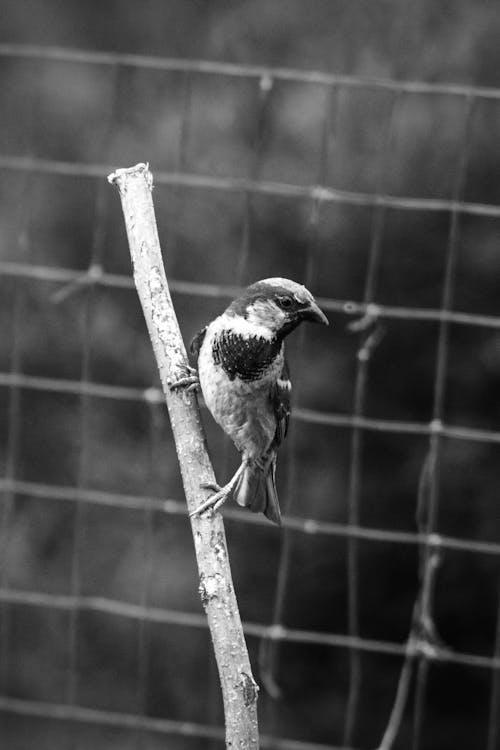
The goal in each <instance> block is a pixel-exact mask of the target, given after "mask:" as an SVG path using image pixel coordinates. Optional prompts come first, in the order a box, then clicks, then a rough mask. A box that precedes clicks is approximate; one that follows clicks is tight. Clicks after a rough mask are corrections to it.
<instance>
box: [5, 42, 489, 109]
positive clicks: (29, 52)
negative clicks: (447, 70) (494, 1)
mask: <svg viewBox="0 0 500 750" xmlns="http://www.w3.org/2000/svg"><path fill="white" fill-rule="evenodd" d="M0 56H2V57H18V58H25V59H30V58H32V59H42V60H52V61H54V62H72V63H80V64H88V65H126V66H128V67H133V68H145V69H151V70H163V71H171V72H179V73H182V72H189V73H200V74H205V75H207V74H208V75H218V76H224V75H225V76H231V77H237V78H264V79H268V78H271V79H272V80H275V81H291V82H295V83H308V84H316V85H321V86H345V87H354V88H378V89H384V90H388V91H398V92H399V91H400V92H404V93H409V94H437V95H446V96H461V97H471V96H472V97H476V98H480V99H500V89H498V88H493V87H488V86H473V85H464V84H456V83H430V82H429V83H428V82H426V81H400V80H394V79H390V78H376V77H370V76H353V75H343V74H336V73H323V72H320V71H315V70H299V69H295V68H288V67H276V68H275V67H267V66H264V65H245V64H242V63H229V62H218V61H214V60H192V59H190V60H186V59H182V58H169V57H155V56H153V55H137V54H131V53H122V52H106V51H93V50H78V49H69V48H66V47H58V46H42V45H36V44H16V43H8V42H4V43H1V44H0Z"/></svg>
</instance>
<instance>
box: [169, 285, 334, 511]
mask: <svg viewBox="0 0 500 750" xmlns="http://www.w3.org/2000/svg"><path fill="white" fill-rule="evenodd" d="M303 321H311V322H315V323H321V324H324V325H328V318H327V317H326V315H325V314H324V313H323V312H322V310H321V309H320V308H319V306H318V304H317V303H316V301H315V299H314V297H313V295H312V294H311V293H310V292H309V291H308V290H307V289H306V287H305V286H302V285H301V284H299V283H297V282H295V281H291V280H290V279H286V278H278V277H276V278H268V279H263V280H261V281H257V282H255V283H253V284H251V285H250V286H249V287H247V288H246V289H245V290H244V292H243V293H242V294H241V296H239V297H237V298H236V299H235V300H233V301H232V302H231V304H230V305H229V306H228V307H227V308H226V310H225V311H224V312H223V313H222V314H221V315H219V316H218V317H216V318H215V320H213V321H212V322H211V323H209V325H207V326H205V328H203V329H202V330H201V331H200V332H199V333H197V334H196V336H195V337H194V338H193V340H192V342H191V347H190V348H191V352H192V354H194V355H195V356H197V358H198V371H197V374H195V375H194V377H192V375H193V373H196V370H194V369H193V368H190V372H191V376H188V377H187V378H184V379H181V380H179V381H178V383H175V384H173V386H172V387H176V386H177V385H186V384H189V386H192V385H193V384H194V383H195V384H196V385H197V384H198V383H199V387H200V389H201V392H202V394H203V398H204V401H205V404H206V406H207V408H208V410H209V411H210V413H211V414H212V416H213V418H214V419H215V421H216V422H217V423H218V424H219V426H220V427H221V428H222V429H223V431H224V432H225V433H226V434H227V435H228V436H229V437H230V438H231V440H232V441H233V443H234V445H235V447H236V449H237V450H238V451H239V452H240V454H241V464H240V466H239V468H238V469H237V471H236V472H235V474H234V475H233V476H232V477H231V479H230V480H229V481H228V482H227V483H226V484H225V485H224V486H222V487H221V486H219V485H217V484H208V485H203V487H204V488H206V489H210V490H212V494H211V496H210V497H209V498H208V499H207V500H205V501H204V502H203V503H201V505H199V506H198V508H196V509H195V510H194V511H193V512H192V513H191V514H190V515H191V516H194V515H199V514H201V513H203V512H204V511H206V510H208V509H209V508H211V509H213V510H216V509H217V508H219V507H220V506H221V505H222V503H224V502H225V500H226V499H227V497H229V496H230V495H231V496H233V498H234V499H235V500H236V503H237V504H238V505H240V506H244V507H247V508H250V510H252V511H254V512H262V513H263V514H264V515H265V516H266V517H267V518H268V519H269V520H270V521H272V522H273V523H275V524H278V525H281V513H280V506H279V501H278V494H277V491H276V457H277V451H278V448H279V447H280V445H281V443H282V442H283V440H284V439H285V437H286V435H287V431H288V425H289V419H290V396H291V390H292V385H291V382H290V376H289V370H288V365H287V362H286V359H285V338H286V337H287V336H288V335H289V334H290V333H291V332H292V331H293V330H294V329H295V328H297V326H298V325H299V324H300V323H302V322H303Z"/></svg>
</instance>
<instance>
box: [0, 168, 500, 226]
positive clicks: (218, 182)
mask: <svg viewBox="0 0 500 750" xmlns="http://www.w3.org/2000/svg"><path fill="white" fill-rule="evenodd" d="M0 169H8V170H13V171H28V172H33V173H42V174H50V175H56V176H57V175H58V176H61V177H63V176H66V177H89V178H95V177H99V178H104V177H106V176H107V175H108V174H109V173H110V172H113V171H114V170H115V169H116V166H112V165H110V164H108V165H104V164H84V163H81V162H65V161H57V160H54V159H44V158H40V157H33V156H9V155H8V154H1V155H0ZM154 183H155V185H171V186H176V187H186V188H195V189H204V190H222V191H227V192H235V191H240V192H242V193H260V194H264V195H273V196H277V197H283V198H286V197H288V198H302V199H313V200H319V201H324V202H330V203H345V204H348V205H352V206H367V207H372V206H384V207H386V208H392V209H401V210H407V211H447V212H448V211H455V212H460V213H464V214H469V215H475V216H489V217H493V218H500V206H497V205H493V204H487V203H474V202H470V201H455V200H449V199H446V198H413V197H409V196H407V197H404V196H401V197H399V196H395V195H385V194H380V193H361V192H354V191H349V190H339V189H336V188H332V187H325V186H323V185H297V184H291V183H285V182H275V181H271V180H252V179H249V178H245V177H230V176H224V177H222V176H219V177H215V176H213V175H202V174H188V173H179V172H165V171H161V170H160V171H155V172H154Z"/></svg>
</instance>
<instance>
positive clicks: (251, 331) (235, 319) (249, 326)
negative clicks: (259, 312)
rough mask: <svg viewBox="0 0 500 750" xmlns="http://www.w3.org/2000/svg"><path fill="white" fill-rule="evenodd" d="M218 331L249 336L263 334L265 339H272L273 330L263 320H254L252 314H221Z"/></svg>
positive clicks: (217, 326) (218, 319) (218, 320)
mask: <svg viewBox="0 0 500 750" xmlns="http://www.w3.org/2000/svg"><path fill="white" fill-rule="evenodd" d="M216 329H217V331H222V330H226V331H232V332H233V333H236V334H238V335H239V336H244V337H245V338H248V337H249V336H261V337H262V338H265V339H271V338H272V337H273V332H272V331H270V330H269V327H268V326H266V325H265V324H264V323H263V322H262V320H256V321H252V320H250V316H248V317H247V318H243V317H241V316H240V315H237V316H232V315H221V316H220V317H219V318H217V325H216Z"/></svg>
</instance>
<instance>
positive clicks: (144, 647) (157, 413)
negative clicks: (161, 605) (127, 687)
mask: <svg viewBox="0 0 500 750" xmlns="http://www.w3.org/2000/svg"><path fill="white" fill-rule="evenodd" d="M146 399H147V405H148V415H149V440H148V448H149V451H148V454H149V455H148V471H147V473H148V480H147V482H148V485H149V488H150V493H151V496H154V495H155V494H156V477H157V470H156V467H157V466H158V465H159V462H160V461H161V426H162V411H161V408H162V401H159V400H158V396H157V389H156V388H155V387H153V388H151V389H150V390H149V391H146ZM153 520H154V519H153V508H152V505H151V503H150V502H147V503H146V505H145V507H144V513H143V532H142V545H143V554H142V566H143V575H142V585H141V590H140V598H139V605H140V607H141V608H142V610H143V612H144V617H141V618H140V619H139V632H138V642H137V661H138V669H137V674H138V679H137V695H138V704H139V712H140V714H141V716H146V715H147V710H148V685H149V665H150V642H151V638H150V636H151V629H150V623H149V618H148V617H147V614H148V609H149V603H150V596H151V582H152V575H153V569H154V523H153ZM145 736H146V734H145V732H140V733H139V737H138V747H140V748H142V747H147V744H146V741H145Z"/></svg>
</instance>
